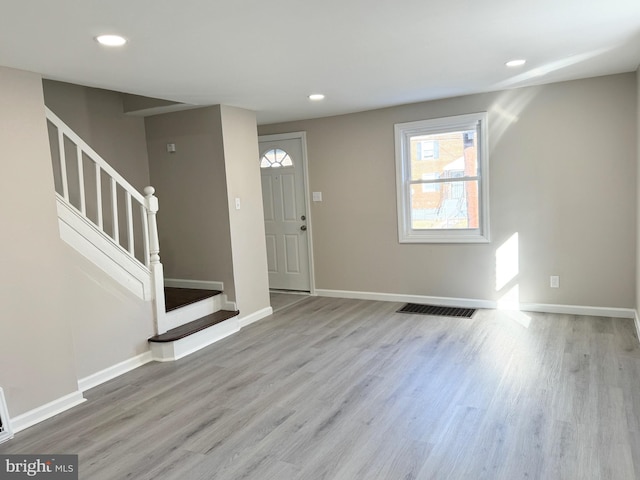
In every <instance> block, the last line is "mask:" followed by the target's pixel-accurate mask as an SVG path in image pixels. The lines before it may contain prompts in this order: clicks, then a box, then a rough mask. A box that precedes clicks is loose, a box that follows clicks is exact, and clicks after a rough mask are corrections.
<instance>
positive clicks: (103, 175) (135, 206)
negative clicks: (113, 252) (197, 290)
mask: <svg viewBox="0 0 640 480" xmlns="http://www.w3.org/2000/svg"><path fill="white" fill-rule="evenodd" d="M45 109H46V116H47V120H48V122H49V124H50V125H51V126H52V127H53V130H51V129H50V141H51V145H52V160H53V163H54V165H53V166H54V176H56V177H57V180H58V181H57V182H56V192H57V194H58V199H59V201H62V202H63V203H64V204H66V206H67V207H68V208H69V210H73V211H74V212H75V213H76V214H78V215H80V216H82V217H83V218H84V219H85V220H88V222H87V223H90V224H91V226H92V227H95V228H96V229H97V230H98V231H99V232H102V234H103V237H105V238H106V237H108V238H109V239H110V240H111V242H112V243H113V244H114V245H115V247H117V249H118V250H120V251H121V252H122V253H123V254H125V255H127V256H128V257H129V259H130V260H131V261H132V262H135V263H137V264H139V265H138V266H139V267H140V268H142V269H144V270H145V271H147V272H148V275H149V276H150V280H151V291H152V298H153V302H154V314H155V319H156V333H158V334H160V333H164V332H166V327H165V322H164V319H165V303H164V279H163V267H162V263H160V247H159V242H158V228H157V223H156V213H157V212H158V198H157V197H156V196H155V195H154V193H155V189H154V188H153V187H146V188H145V189H144V193H145V195H142V194H141V193H140V192H138V191H137V190H136V189H135V188H134V187H133V186H132V185H131V184H130V183H129V182H127V181H126V180H125V179H124V178H123V177H122V176H121V175H120V174H119V173H118V172H117V171H116V170H115V169H114V168H113V167H111V165H109V164H108V163H107V162H106V161H105V160H104V159H103V158H102V157H101V156H100V155H99V154H98V153H97V152H96V151H95V150H93V148H91V147H90V146H89V145H88V144H87V143H86V142H85V141H84V140H82V138H80V137H79V136H78V135H77V134H76V133H75V132H74V131H73V130H71V129H70V128H69V127H68V126H67V125H66V124H65V123H64V122H63V121H62V120H60V118H59V117H58V116H57V115H56V114H55V113H53V112H52V111H51V110H49V109H48V108H46V107H45ZM69 142H70V143H71V144H72V147H71V148H73V149H74V150H75V151H74V152H73V157H74V159H73V160H70V162H69V163H67V157H68V149H69V148H68V146H69ZM56 143H57V148H56V145H55V144H56ZM56 157H57V158H56ZM85 159H86V162H87V163H88V165H89V166H90V168H91V165H92V166H93V167H92V168H93V173H87V172H86V171H85V170H86V169H85ZM71 162H73V164H72V163H71ZM71 166H72V168H70V167H71ZM91 177H92V178H91ZM103 179H104V180H105V183H106V190H107V192H108V193H107V195H103ZM86 184H91V185H92V186H93V185H94V184H95V196H94V197H93V198H92V197H91V196H89V197H87V192H86ZM105 196H108V201H107V202H105V201H104V199H105V198H104V197H105ZM119 197H120V198H121V199H122V198H123V199H124V201H123V202H121V201H119ZM89 210H91V214H89V213H88V211H89ZM105 210H107V213H108V215H106V216H105ZM136 210H137V211H138V212H139V215H134V211H136ZM136 216H137V217H138V220H137V221H136ZM91 217H93V218H91ZM121 233H122V234H124V235H122V234H121ZM136 238H137V239H138V241H137V242H136Z"/></svg>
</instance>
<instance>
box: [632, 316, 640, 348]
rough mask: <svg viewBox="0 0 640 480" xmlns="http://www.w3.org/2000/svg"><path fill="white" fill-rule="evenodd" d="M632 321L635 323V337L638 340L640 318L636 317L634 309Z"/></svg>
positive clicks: (639, 338)
mask: <svg viewBox="0 0 640 480" xmlns="http://www.w3.org/2000/svg"><path fill="white" fill-rule="evenodd" d="M633 321H634V323H635V325H636V338H637V339H638V341H640V318H638V311H637V310H634V315H633Z"/></svg>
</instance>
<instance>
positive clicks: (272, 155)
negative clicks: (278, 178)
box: [260, 148, 293, 168]
mask: <svg viewBox="0 0 640 480" xmlns="http://www.w3.org/2000/svg"><path fill="white" fill-rule="evenodd" d="M292 166H293V160H291V157H290V156H289V154H288V153H287V152H285V151H284V150H281V149H279V148H274V149H272V150H269V151H267V152H266V153H265V154H264V155H262V158H261V159H260V168H279V167H292Z"/></svg>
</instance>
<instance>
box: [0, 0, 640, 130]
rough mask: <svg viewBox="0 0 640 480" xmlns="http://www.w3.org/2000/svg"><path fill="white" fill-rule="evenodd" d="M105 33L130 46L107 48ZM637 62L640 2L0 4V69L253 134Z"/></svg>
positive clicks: (623, 68) (36, 0)
mask: <svg viewBox="0 0 640 480" xmlns="http://www.w3.org/2000/svg"><path fill="white" fill-rule="evenodd" d="M102 33H118V34H120V35H123V36H125V37H126V38H127V39H128V40H129V43H128V44H127V45H126V46H125V47H123V48H121V49H111V50H109V49H106V48H105V47H102V46H100V45H98V44H97V42H95V40H94V37H95V36H96V35H99V34H102ZM513 58H526V59H527V60H528V62H527V64H526V65H525V66H524V67H522V68H519V69H508V68H506V67H505V66H504V63H505V62H506V61H507V60H510V59H513ZM638 63H640V0H394V1H391V0H386V1H385V0H323V1H318V2H311V1H305V0H270V1H266V0H180V1H178V0H110V1H107V0H55V1H54V0H0V65H4V66H8V67H14V68H19V69H24V70H30V71H34V72H38V73H41V74H43V75H44V76H45V77H47V78H51V79H56V80H62V81H67V82H72V83H78V84H82V85H88V86H93V87H101V88H107V89H111V90H117V91H122V92H127V93H135V94H138V95H146V96H150V97H158V98H163V99H167V100H173V101H179V102H186V103H190V104H197V105H213V104H219V103H222V104H227V105H233V106H237V107H242V108H247V109H250V110H254V111H256V112H257V115H258V121H259V123H262V124H264V123H272V122H276V121H284V120H295V119H302V118H313V117H320V116H327V115H335V114H342V113H348V112H355V111H362V110H368V109H373V108H378V107H384V106H390V105H396V104H402V103H411V102H417V101H422V100H430V99H436V98H444V97H451V96H458V95H463V94H468V93H476V92H483V91H493V90H499V89H503V88H510V87H518V86H523V85H531V84H540V83H548V82H556V81H560V80H569V79H576V78H584V77H591V76H598V75H605V74H610V73H620V72H629V71H634V70H636V68H637V67H638ZM314 92H322V93H324V94H325V95H326V99H325V100H324V101H322V102H311V101H310V100H308V99H307V95H308V94H310V93H314Z"/></svg>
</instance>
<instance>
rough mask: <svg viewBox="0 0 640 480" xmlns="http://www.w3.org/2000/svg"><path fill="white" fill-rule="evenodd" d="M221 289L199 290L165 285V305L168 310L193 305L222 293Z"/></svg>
mask: <svg viewBox="0 0 640 480" xmlns="http://www.w3.org/2000/svg"><path fill="white" fill-rule="evenodd" d="M221 293H222V292H221V291H220V290H199V289H195V288H175V287H164V307H165V310H166V311H167V312H170V311H172V310H176V309H178V308H180V307H185V306H187V305H191V304H192V303H196V302H199V301H200V300H204V299H205V298H211V297H215V296H216V295H220V294H221Z"/></svg>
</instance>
